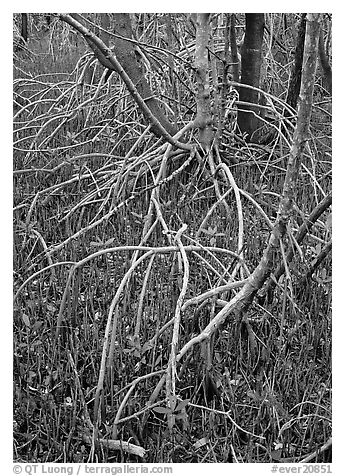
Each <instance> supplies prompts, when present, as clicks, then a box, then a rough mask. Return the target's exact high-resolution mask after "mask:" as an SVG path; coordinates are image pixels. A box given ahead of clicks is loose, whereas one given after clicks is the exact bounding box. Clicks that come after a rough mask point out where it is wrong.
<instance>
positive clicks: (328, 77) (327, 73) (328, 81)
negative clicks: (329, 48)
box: [319, 31, 332, 94]
mask: <svg viewBox="0 0 345 476" xmlns="http://www.w3.org/2000/svg"><path fill="white" fill-rule="evenodd" d="M319 57H320V65H321V68H322V72H323V76H324V80H325V82H324V84H325V87H326V90H327V92H328V94H332V68H331V65H330V64H329V60H328V58H327V54H326V51H325V43H324V39H323V33H322V31H321V32H320V39H319Z"/></svg>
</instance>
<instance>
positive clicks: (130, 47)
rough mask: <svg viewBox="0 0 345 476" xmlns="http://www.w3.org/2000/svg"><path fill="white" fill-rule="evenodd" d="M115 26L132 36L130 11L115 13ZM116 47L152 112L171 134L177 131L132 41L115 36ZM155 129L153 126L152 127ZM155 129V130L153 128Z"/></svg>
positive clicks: (124, 33)
mask: <svg viewBox="0 0 345 476" xmlns="http://www.w3.org/2000/svg"><path fill="white" fill-rule="evenodd" d="M114 20H115V27H114V32H115V33H117V34H118V35H121V36H123V37H125V38H132V37H133V33H132V26H131V20H130V16H129V14H128V13H115V14H114ZM114 47H115V52H116V57H117V59H118V60H119V62H120V63H121V65H122V67H123V69H124V70H125V71H126V73H127V74H128V76H129V77H130V79H131V80H132V82H133V83H134V84H135V86H136V88H137V90H138V92H139V94H140V96H141V97H142V98H143V99H144V101H145V103H146V104H147V106H148V108H149V109H150V110H151V112H152V114H153V115H154V116H155V117H156V118H157V120H158V121H159V122H160V124H161V125H162V126H163V128H164V129H165V130H166V131H167V132H168V133H169V134H171V135H174V134H175V133H176V129H175V127H174V126H173V124H172V123H171V122H169V121H168V119H167V117H166V116H165V113H164V111H163V109H162V108H161V106H160V104H159V102H158V101H157V99H156V98H155V95H154V94H153V92H152V90H151V88H150V85H149V84H148V82H147V80H146V78H145V75H144V71H143V68H142V65H141V62H140V57H139V55H138V53H137V52H136V50H135V46H134V44H133V43H132V42H130V41H126V40H121V39H119V38H115V41H114ZM152 130H153V128H152ZM153 131H154V130H153Z"/></svg>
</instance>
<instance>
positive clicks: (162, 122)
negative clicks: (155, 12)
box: [59, 13, 191, 150]
mask: <svg viewBox="0 0 345 476" xmlns="http://www.w3.org/2000/svg"><path fill="white" fill-rule="evenodd" d="M116 15H119V16H121V19H122V21H120V19H119V18H118V19H117V23H120V26H121V25H122V28H118V30H119V31H117V33H119V34H120V33H121V32H122V33H125V34H126V37H127V38H130V36H128V34H130V35H131V28H130V23H129V24H128V22H129V21H130V18H129V15H128V13H127V14H116ZM126 16H127V17H128V18H126ZM59 17H60V19H61V20H63V21H65V22H66V23H68V24H69V25H71V26H72V27H73V28H75V29H76V30H77V31H79V32H80V33H81V34H82V35H83V37H84V38H85V40H86V42H87V43H88V45H89V46H90V48H91V49H92V51H93V52H94V54H95V56H96V58H97V59H98V60H99V61H100V63H101V64H102V65H103V66H104V67H106V68H108V69H111V70H112V71H116V72H117V73H118V74H119V75H120V76H121V78H122V79H123V81H124V83H125V84H126V86H127V88H128V90H129V92H130V93H131V95H132V96H133V98H134V100H135V101H136V103H137V104H138V106H139V107H140V110H141V111H142V112H143V114H144V116H145V118H146V119H147V120H148V122H149V123H150V125H151V131H152V132H153V133H154V134H155V135H156V136H157V137H163V138H165V139H166V140H167V141H168V142H169V143H171V144H172V145H174V146H176V147H181V148H182V149H186V150H190V149H191V146H189V145H188V144H183V143H181V142H179V141H177V140H175V139H174V138H173V137H172V134H175V132H176V131H175V128H174V127H173V126H172V124H171V123H170V122H169V121H168V119H167V118H166V116H165V114H164V112H163V110H162V109H161V108H160V105H159V103H158V101H157V100H156V99H155V97H154V95H153V93H152V91H151V89H150V86H149V84H148V83H147V81H146V79H145V76H144V73H143V71H142V69H141V66H140V64H139V63H138V61H137V58H136V53H135V49H134V46H133V43H131V42H130V41H127V40H122V39H118V42H117V45H116V56H115V55H113V53H112V51H111V50H110V49H109V48H108V47H107V46H106V45H105V44H104V42H103V41H102V40H101V39H100V38H98V37H97V36H96V35H94V34H93V33H92V32H91V31H90V30H89V29H87V28H86V27H85V26H84V24H83V23H84V22H83V17H82V16H81V15H79V14H76V13H73V14H70V15H66V14H62V13H60V14H59ZM119 42H121V43H119ZM129 45H130V46H129ZM126 53H127V55H129V56H126ZM118 58H119V59H120V60H122V63H123V66H122V63H121V62H120V61H119V59H118ZM132 61H133V62H134V63H135V64H132Z"/></svg>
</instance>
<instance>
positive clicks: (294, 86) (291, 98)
mask: <svg viewBox="0 0 345 476" xmlns="http://www.w3.org/2000/svg"><path fill="white" fill-rule="evenodd" d="M305 28H306V13H302V16H301V20H300V22H299V25H298V33H297V41H296V49H295V62H294V66H293V70H292V72H291V77H290V83H289V89H288V93H287V98H286V102H287V103H288V104H289V105H290V106H291V107H293V108H294V109H296V106H297V100H298V95H299V91H300V88H301V77H302V63H303V51H304V39H305Z"/></svg>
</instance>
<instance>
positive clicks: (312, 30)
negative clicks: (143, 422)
mask: <svg viewBox="0 0 345 476" xmlns="http://www.w3.org/2000/svg"><path fill="white" fill-rule="evenodd" d="M319 20H320V14H319V13H308V15H307V28H306V38H305V45H304V62H303V70H302V80H301V101H300V105H299V109H298V118H297V125H296V130H295V133H294V136H293V144H292V147H291V150H290V155H289V161H288V166H287V172H286V177H285V182H284V188H283V193H282V197H281V200H280V204H279V210H278V215H277V219H276V222H275V224H274V227H273V230H272V232H271V235H270V238H269V241H268V245H267V247H266V249H265V251H264V253H263V256H262V258H261V260H260V263H259V264H258V266H257V267H256V268H255V270H254V271H253V273H252V274H251V275H250V276H249V278H248V280H247V282H246V284H245V285H244V286H243V288H242V289H241V290H240V291H239V292H238V293H237V294H236V296H234V297H233V298H232V299H231V300H230V301H229V302H228V303H227V304H226V305H225V306H224V307H223V309H221V311H219V312H218V314H216V316H215V317H214V318H213V319H212V320H211V321H210V323H209V324H208V325H207V326H206V327H205V329H204V330H203V331H202V332H201V333H200V334H199V335H197V336H196V337H193V338H192V339H191V340H190V341H188V342H187V343H186V344H185V346H184V347H183V348H182V349H181V351H180V353H179V354H178V356H177V358H176V360H177V361H179V360H181V358H182V357H183V356H184V355H185V354H186V352H188V351H189V350H190V349H191V347H193V346H194V345H195V344H198V343H200V342H203V341H204V340H207V339H209V338H210V337H211V336H212V335H213V334H214V333H215V331H216V330H217V329H218V328H219V327H220V326H221V325H222V324H223V323H224V322H225V320H226V319H227V317H228V316H229V315H230V314H232V313H233V314H235V316H238V317H239V318H241V317H242V315H243V313H245V312H246V311H247V309H248V307H249V306H250V304H251V303H252V301H253V299H254V296H255V295H256V293H257V292H258V290H259V289H260V288H261V287H262V286H263V284H264V283H265V281H266V280H267V278H268V277H269V275H270V274H271V271H272V269H273V263H274V258H275V256H276V255H277V254H278V252H279V249H280V243H281V242H282V240H283V238H284V236H285V234H286V228H287V224H288V222H289V219H290V216H291V214H292V212H293V200H294V196H295V191H296V189H297V186H296V185H297V178H298V174H299V171H300V163H301V157H302V154H303V151H304V147H305V143H306V141H307V139H308V129H309V123H310V115H311V110H312V103H313V89H314V80H315V71H316V60H317V49H318V40H319V34H320V23H319Z"/></svg>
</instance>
